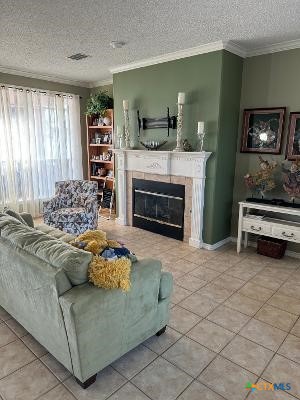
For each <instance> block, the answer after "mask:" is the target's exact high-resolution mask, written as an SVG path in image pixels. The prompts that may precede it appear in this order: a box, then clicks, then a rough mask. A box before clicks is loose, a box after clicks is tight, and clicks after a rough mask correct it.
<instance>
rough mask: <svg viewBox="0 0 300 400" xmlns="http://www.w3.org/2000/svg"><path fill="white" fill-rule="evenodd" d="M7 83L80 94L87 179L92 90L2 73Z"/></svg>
mask: <svg viewBox="0 0 300 400" xmlns="http://www.w3.org/2000/svg"><path fill="white" fill-rule="evenodd" d="M1 83H5V84H8V85H15V86H18V85H19V86H27V87H30V88H36V89H44V90H51V91H56V90H57V91H58V92H67V93H73V94H78V95H79V96H81V99H80V110H81V144H82V166H83V173H84V176H85V177H87V151H86V128H85V115H84V112H85V107H86V101H87V98H88V96H89V94H90V89H88V88H84V87H79V86H72V85H66V84H62V83H58V82H50V81H44V80H41V79H33V78H26V77H24V76H19V75H10V74H4V73H2V72H0V84H1Z"/></svg>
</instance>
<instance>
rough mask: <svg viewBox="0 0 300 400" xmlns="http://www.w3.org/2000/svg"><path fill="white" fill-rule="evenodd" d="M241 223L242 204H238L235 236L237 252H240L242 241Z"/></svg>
mask: <svg viewBox="0 0 300 400" xmlns="http://www.w3.org/2000/svg"><path fill="white" fill-rule="evenodd" d="M242 225H243V206H242V205H241V204H240V210H239V226H238V238H237V248H236V251H237V252H238V253H240V251H241V243H242V235H243V232H242Z"/></svg>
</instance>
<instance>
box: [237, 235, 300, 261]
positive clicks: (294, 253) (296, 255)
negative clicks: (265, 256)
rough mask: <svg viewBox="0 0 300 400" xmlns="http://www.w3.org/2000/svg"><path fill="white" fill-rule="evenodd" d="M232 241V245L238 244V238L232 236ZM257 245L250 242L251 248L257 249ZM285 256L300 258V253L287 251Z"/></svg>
mask: <svg viewBox="0 0 300 400" xmlns="http://www.w3.org/2000/svg"><path fill="white" fill-rule="evenodd" d="M231 241H232V243H236V242H237V237H235V236H232V237H231ZM256 245H257V243H256V242H253V241H252V240H251V241H250V240H249V241H248V246H250V247H256ZM243 248H244V247H242V249H243ZM285 254H286V255H287V256H289V257H293V258H300V253H297V252H296V251H291V250H286V252H285Z"/></svg>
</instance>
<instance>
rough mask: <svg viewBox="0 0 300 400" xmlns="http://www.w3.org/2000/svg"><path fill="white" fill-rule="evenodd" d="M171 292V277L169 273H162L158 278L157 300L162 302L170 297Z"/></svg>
mask: <svg viewBox="0 0 300 400" xmlns="http://www.w3.org/2000/svg"><path fill="white" fill-rule="evenodd" d="M172 291H173V276H172V274H171V273H170V272H162V274H161V278H160V286H159V294H158V299H159V300H164V299H167V298H168V297H171V294H172Z"/></svg>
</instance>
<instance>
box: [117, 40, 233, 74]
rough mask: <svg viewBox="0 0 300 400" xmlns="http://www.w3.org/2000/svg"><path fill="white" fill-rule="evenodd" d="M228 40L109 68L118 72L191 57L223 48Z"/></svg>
mask: <svg viewBox="0 0 300 400" xmlns="http://www.w3.org/2000/svg"><path fill="white" fill-rule="evenodd" d="M226 45H228V42H226V43H225V42H223V41H222V40H220V41H218V42H212V43H208V44H203V45H200V46H197V47H191V48H189V49H184V50H179V51H174V52H172V53H166V54H162V55H161V56H156V57H151V58H147V59H143V60H139V61H135V62H132V63H129V64H123V65H118V66H116V67H112V68H110V70H109V71H110V72H111V73H112V74H117V73H119V72H124V71H130V70H132V69H137V68H143V67H148V66H149V65H155V64H161V63H165V62H168V61H174V60H179V59H180V58H186V57H192V56H196V55H199V54H205V53H211V52H212V51H218V50H224V49H225V46H226Z"/></svg>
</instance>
